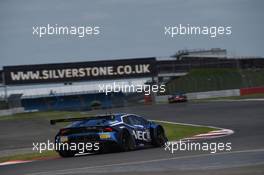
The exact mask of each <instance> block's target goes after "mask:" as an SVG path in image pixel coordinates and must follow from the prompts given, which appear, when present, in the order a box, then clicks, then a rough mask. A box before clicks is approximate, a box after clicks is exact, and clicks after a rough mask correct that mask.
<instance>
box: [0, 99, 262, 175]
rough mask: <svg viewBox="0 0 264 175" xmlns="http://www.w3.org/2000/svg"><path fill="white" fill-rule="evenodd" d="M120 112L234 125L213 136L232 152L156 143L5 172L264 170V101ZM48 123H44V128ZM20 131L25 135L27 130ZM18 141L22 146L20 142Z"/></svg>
mask: <svg viewBox="0 0 264 175" xmlns="http://www.w3.org/2000/svg"><path fill="white" fill-rule="evenodd" d="M115 111H117V112H128V113H137V114H141V115H143V116H146V117H147V118H149V119H156V120H167V121H173V122H183V123H193V124H201V125H211V126H217V127H222V128H228V129H232V130H234V131H235V133H234V134H233V135H231V136H228V137H222V138H218V139H211V140H208V142H224V143H226V142H231V143H232V151H230V152H219V153H215V154H211V153H209V152H198V151H193V152H185V151H178V152H176V153H174V154H171V153H169V152H166V151H164V149H162V148H151V149H143V150H137V151H131V152H124V153H109V154H100V155H86V156H78V157H74V158H67V159H62V158H59V159H52V160H41V161H35V162H30V163H24V164H15V165H6V166H1V167H0V174H12V175H16V174H31V175H57V174H108V175H109V174H126V175H132V174H144V175H145V174H154V175H156V174H264V139H263V138H264V137H263V135H264V102H263V101H256V102H254V101H251V102H211V103H186V104H170V105H169V104H164V105H153V106H151V105H149V106H137V107H130V108H121V109H113V110H112V112H115ZM1 124H2V122H1ZM1 124H0V125H1ZM4 125H7V123H4V124H2V125H1V126H0V128H1V130H4V128H3V127H4ZM11 125H12V124H9V125H8V126H9V128H10V127H11V128H12V126H11ZM13 125H15V124H13ZM32 127H33V126H32ZM22 128H23V127H22ZM47 128H48V126H45V127H44V128H43V126H42V129H47ZM31 129H34V128H30V129H25V133H27V135H28V137H27V136H25V137H26V139H25V140H26V141H23V139H22V140H19V143H21V145H24V146H27V145H26V144H27V142H28V140H30V139H29V138H31V135H30V132H32V131H33V130H32V131H30V130H31ZM52 130H54V128H53V129H52ZM53 132H54V131H47V132H36V133H34V134H32V135H33V136H34V137H36V136H37V135H39V134H40V135H39V137H40V138H42V139H44V137H45V135H44V136H43V133H49V134H48V135H46V136H47V137H50V134H52V133H53ZM20 134H21V135H23V131H21V132H20ZM14 137H15V136H14ZM14 144H15V145H17V143H15V141H14ZM30 144H32V143H30ZM3 146H4V145H3ZM4 148H5V147H4Z"/></svg>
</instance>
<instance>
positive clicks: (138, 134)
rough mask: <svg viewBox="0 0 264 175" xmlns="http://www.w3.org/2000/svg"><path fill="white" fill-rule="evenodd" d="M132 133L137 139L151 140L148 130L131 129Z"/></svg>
mask: <svg viewBox="0 0 264 175" xmlns="http://www.w3.org/2000/svg"><path fill="white" fill-rule="evenodd" d="M133 135H134V136H135V138H136V139H137V140H144V141H149V140H151V138H150V132H149V131H135V130H133Z"/></svg>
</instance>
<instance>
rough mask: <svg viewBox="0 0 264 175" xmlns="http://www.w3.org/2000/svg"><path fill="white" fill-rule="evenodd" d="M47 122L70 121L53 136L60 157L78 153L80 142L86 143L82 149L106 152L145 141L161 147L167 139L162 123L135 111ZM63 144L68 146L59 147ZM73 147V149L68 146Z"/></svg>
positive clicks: (132, 146) (145, 143)
mask: <svg viewBox="0 0 264 175" xmlns="http://www.w3.org/2000/svg"><path fill="white" fill-rule="evenodd" d="M50 122H51V124H55V123H57V122H72V123H71V124H70V125H68V126H67V127H64V128H62V129H60V131H59V132H58V133H57V135H56V137H55V144H56V145H57V146H56V151H57V152H58V153H59V155H60V156H62V157H72V156H74V155H75V154H77V153H80V147H79V146H78V145H80V144H86V147H85V148H86V150H85V152H108V151H111V150H112V149H111V148H118V149H119V150H121V151H129V150H134V149H137V148H141V147H146V146H147V145H148V146H149V145H153V146H156V147H162V146H163V145H164V144H165V142H167V137H166V134H165V131H164V128H163V127H162V126H161V125H159V124H157V123H154V122H152V121H148V120H146V119H144V118H143V117H141V116H138V115H134V114H110V115H101V116H95V117H83V118H67V119H57V120H51V121H50ZM65 144H68V147H63V148H64V149H62V146H65ZM87 144H88V146H87ZM58 145H59V146H58ZM69 145H70V146H69ZM76 145H77V146H76ZM72 147H73V148H74V149H70V148H72ZM81 153H83V145H82V151H81Z"/></svg>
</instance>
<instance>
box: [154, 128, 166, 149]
mask: <svg viewBox="0 0 264 175" xmlns="http://www.w3.org/2000/svg"><path fill="white" fill-rule="evenodd" d="M167 141H168V139H167V137H166V135H165V132H164V130H163V128H162V127H158V128H157V129H156V133H155V134H154V137H153V142H152V144H153V145H154V146H156V147H163V146H164V145H165V143H166V142H167Z"/></svg>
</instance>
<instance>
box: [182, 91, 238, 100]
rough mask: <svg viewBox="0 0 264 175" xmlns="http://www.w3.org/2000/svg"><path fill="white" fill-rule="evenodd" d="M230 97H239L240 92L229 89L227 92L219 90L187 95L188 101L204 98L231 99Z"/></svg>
mask: <svg viewBox="0 0 264 175" xmlns="http://www.w3.org/2000/svg"><path fill="white" fill-rule="evenodd" d="M231 96H240V90H239V89H229V90H220V91H208V92H193V93H187V98H188V99H205V98H217V97H231Z"/></svg>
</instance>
